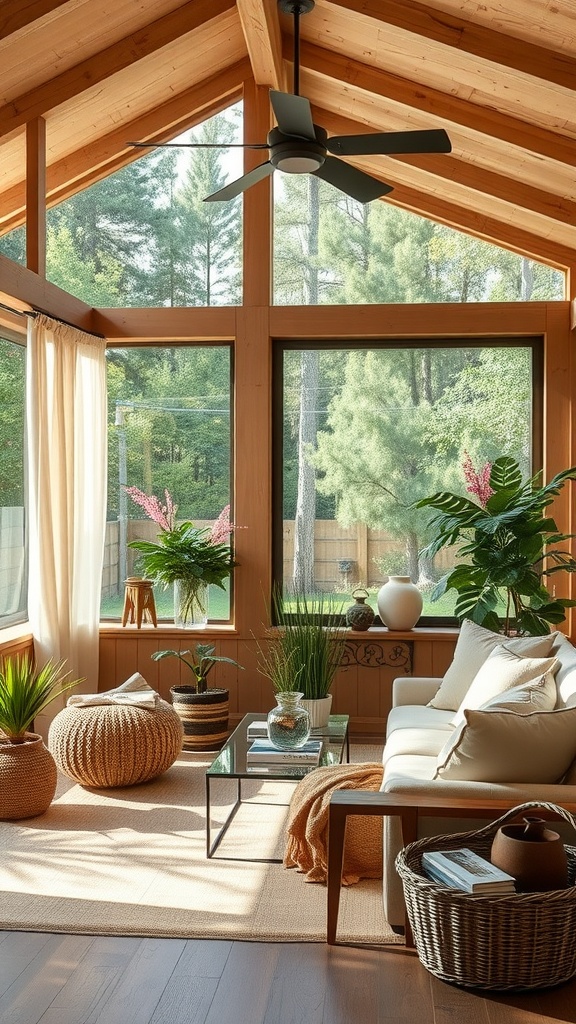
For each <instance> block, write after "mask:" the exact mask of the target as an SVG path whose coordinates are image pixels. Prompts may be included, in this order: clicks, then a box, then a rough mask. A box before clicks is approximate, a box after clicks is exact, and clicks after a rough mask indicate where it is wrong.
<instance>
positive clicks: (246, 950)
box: [0, 932, 576, 1024]
mask: <svg viewBox="0 0 576 1024" xmlns="http://www.w3.org/2000/svg"><path fill="white" fill-rule="evenodd" d="M518 955H519V956H522V950H521V949H519V950H518ZM0 1021H1V1022H2V1024H226V1022H230V1024H356V1022H359V1024H547V1022H564V1024H572V1022H576V979H575V980H573V981H571V982H569V983H568V984H566V985H563V986H560V987H559V988H556V989H549V990H545V991H541V992H537V993H530V994H500V993H489V994H483V993H478V992H472V991H467V990H464V989H461V988H458V987H455V986H452V985H447V984H445V983H444V982H441V981H438V980H437V979H436V978H434V977H432V975H431V974H429V973H428V972H427V971H426V970H425V969H424V968H423V967H422V965H421V964H420V962H419V961H418V958H417V956H416V955H415V953H413V952H409V951H406V950H405V949H403V948H402V947H389V948H388V949H378V950H376V949H360V948H354V947H349V946H335V947H331V946H327V945H323V944H320V943H263V942H262V943H261V942H226V941H221V942H217V941H208V940H184V939H138V938H96V937H91V936H82V935H53V934H43V933H38V932H0Z"/></svg>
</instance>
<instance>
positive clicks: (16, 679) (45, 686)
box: [0, 654, 81, 821]
mask: <svg viewBox="0 0 576 1024" xmlns="http://www.w3.org/2000/svg"><path fill="white" fill-rule="evenodd" d="M64 664H65V663H64V662H63V661H60V662H54V661H49V662H47V663H46V665H44V667H43V668H37V667H36V665H35V663H34V661H33V659H32V658H31V657H30V655H28V654H23V655H12V656H8V657H4V658H2V659H1V660H0V730H1V731H0V819H2V820H4V821H6V820H9V821H14V820H16V819H19V818H34V817H36V816H37V815H39V814H43V813H44V811H46V810H47V809H48V807H49V806H50V804H51V802H52V799H53V797H54V793H55V792H56V779H57V772H56V763H55V761H54V758H53V757H52V754H51V753H50V751H49V750H48V748H47V747H46V746H45V744H44V741H43V739H42V737H41V736H40V735H39V734H38V733H35V732H32V731H30V730H31V729H32V728H33V723H34V719H35V718H36V717H37V716H38V715H39V714H40V712H41V711H43V710H44V708H46V707H47V706H48V704H50V703H51V702H52V701H53V700H55V699H56V698H57V697H59V696H61V694H63V693H65V692H66V691H67V690H71V689H72V687H74V686H76V685H77V684H78V683H79V682H81V680H79V679H70V678H69V676H70V673H69V672H65V671H64Z"/></svg>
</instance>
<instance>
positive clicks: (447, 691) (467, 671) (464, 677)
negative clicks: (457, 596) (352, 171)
mask: <svg viewBox="0 0 576 1024" xmlns="http://www.w3.org/2000/svg"><path fill="white" fill-rule="evenodd" d="M556 635H557V634H556V633H550V634H549V635H548V636H521V637H504V636H502V634H501V633H493V632H492V631H491V630H490V629H484V627H483V626H478V625H476V623H475V622H472V620H471V619H464V622H463V623H462V626H461V628H460V633H459V635H458V640H457V643H456V648H455V650H454V658H453V660H452V664H451V665H450V666H449V668H448V670H447V672H446V675H445V676H444V679H443V680H442V682H441V684H440V687H439V689H438V691H437V692H436V693H435V694H434V697H433V698H432V700H431V701H430V702H429V707H431V708H438V709H439V710H441V711H457V710H458V708H459V707H460V704H461V703H462V700H463V699H464V697H465V695H466V693H467V692H468V690H469V689H470V685H471V683H472V680H473V679H474V676H475V675H476V673H477V671H478V669H479V668H481V667H482V665H483V664H484V662H485V661H486V658H487V657H488V655H489V654H491V652H492V651H493V650H494V648H495V647H498V646H499V645H500V644H501V643H502V642H504V643H505V644H506V646H507V647H508V650H510V651H514V653H515V654H520V655H522V656H524V655H526V656H527V657H531V658H545V657H546V655H548V654H549V653H550V651H551V649H552V645H553V644H554V641H555V639H556Z"/></svg>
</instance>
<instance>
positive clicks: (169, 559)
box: [126, 487, 238, 619]
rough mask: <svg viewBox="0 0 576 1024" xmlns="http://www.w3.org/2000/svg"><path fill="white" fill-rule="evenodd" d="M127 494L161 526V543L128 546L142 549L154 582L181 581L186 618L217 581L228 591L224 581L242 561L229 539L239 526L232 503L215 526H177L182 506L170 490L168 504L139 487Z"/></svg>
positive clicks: (164, 584) (166, 584)
mask: <svg viewBox="0 0 576 1024" xmlns="http://www.w3.org/2000/svg"><path fill="white" fill-rule="evenodd" d="M126 493H127V494H129V495H130V497H131V498H132V501H134V502H135V504H137V505H140V506H141V508H143V509H144V511H145V513H146V515H147V516H148V517H149V518H150V519H152V520H153V521H154V522H155V523H158V525H159V526H160V527H161V532H160V533H159V534H158V540H157V542H154V541H148V540H132V541H130V543H129V544H128V547H130V548H134V550H136V551H140V552H141V558H140V562H141V565H142V569H143V571H144V572H145V574H146V576H148V577H149V578H150V579H152V580H154V583H158V584H160V586H162V587H164V588H165V589H166V588H168V587H170V586H173V584H174V583H176V582H178V583H180V584H181V598H180V601H181V606H180V611H181V614H182V617H183V618H184V619H186V618H188V616H189V613H190V612H191V609H192V606H193V605H194V604H195V603H197V604H200V603H201V602H200V601H199V592H200V591H201V589H202V588H203V587H205V586H208V585H209V584H214V586H216V587H220V589H221V590H225V585H224V581H225V580H227V579H228V577H229V576H230V573H231V572H232V569H233V568H234V566H235V565H237V564H238V563H237V562H235V561H234V558H233V556H232V550H231V547H230V540H229V538H230V534H231V532H232V530H234V528H235V527H234V525H233V523H231V522H230V506H229V505H226V507H225V508H223V509H222V512H221V513H220V515H219V517H218V519H217V520H216V522H215V523H214V526H213V527H212V528H211V529H209V528H208V527H198V526H195V525H194V523H192V522H190V520H186V522H183V523H180V524H179V525H176V512H177V510H178V506H177V505H176V504H175V503H174V501H173V500H172V497H171V496H170V494H169V492H168V491H165V492H164V495H165V502H166V503H165V504H164V505H162V504H161V503H160V501H159V500H158V498H157V497H156V495H154V494H152V495H148V494H144V492H143V491H140V490H139V489H138V488H137V487H127V488H126ZM202 611H204V612H205V611H206V609H205V608H202Z"/></svg>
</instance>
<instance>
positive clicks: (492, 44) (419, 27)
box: [326, 0, 576, 91]
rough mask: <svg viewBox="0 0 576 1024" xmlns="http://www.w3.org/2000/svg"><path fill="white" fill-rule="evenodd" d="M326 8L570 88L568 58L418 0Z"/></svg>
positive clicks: (362, 1)
mask: <svg viewBox="0 0 576 1024" xmlns="http://www.w3.org/2000/svg"><path fill="white" fill-rule="evenodd" d="M326 4H327V6H334V7H341V8H343V9H344V10H347V11H350V12H351V13H352V14H358V15H363V16H364V17H368V18H372V19H373V20H374V21H376V22H379V23H380V24H382V25H394V26H395V27H396V28H399V29H402V30H403V31H405V32H409V33H410V34H411V35H418V36H420V37H421V38H423V39H429V40H432V41H433V42H435V43H441V44H442V45H444V46H449V47H453V48H454V49H457V50H462V51H464V52H465V53H469V54H470V55H471V56H473V57H478V58H480V59H481V60H485V61H488V62H489V63H490V64H494V65H500V66H502V67H506V68H510V69H511V70H513V71H520V72H521V73H522V74H525V75H529V76H530V77H531V78H538V79H540V80H542V81H545V82H551V83H553V84H554V85H560V86H562V87H563V88H564V89H569V90H570V91H573V89H574V81H575V79H576V59H574V57H571V56H570V55H569V54H567V53H563V52H560V51H555V50H549V49H547V48H546V47H544V46H538V45H537V44H536V43H529V42H527V41H526V40H523V39H518V37H517V36H508V35H505V34H504V33H503V32H497V31H495V30H494V29H493V28H487V27H485V26H483V25H479V24H476V23H475V22H472V21H467V20H465V19H464V18H458V17H455V16H454V15H453V14H450V13H448V11H439V10H438V9H437V8H434V7H429V6H428V5H427V4H422V3H419V2H418V0H402V3H398V0H326Z"/></svg>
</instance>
